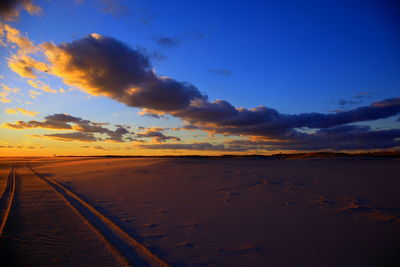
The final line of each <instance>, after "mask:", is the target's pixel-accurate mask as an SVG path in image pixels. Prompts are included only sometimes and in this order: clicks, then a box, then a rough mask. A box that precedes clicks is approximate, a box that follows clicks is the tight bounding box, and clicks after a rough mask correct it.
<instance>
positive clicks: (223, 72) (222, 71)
mask: <svg viewBox="0 0 400 267" xmlns="http://www.w3.org/2000/svg"><path fill="white" fill-rule="evenodd" d="M208 72H210V73H214V74H219V75H231V74H232V71H230V70H227V69H210V70H208Z"/></svg>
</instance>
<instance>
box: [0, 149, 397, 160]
mask: <svg viewBox="0 0 400 267" xmlns="http://www.w3.org/2000/svg"><path fill="white" fill-rule="evenodd" d="M24 157H25V158H26V157H29V158H46V156H18V157H12V158H24ZM66 157H77V158H79V157H80V158H84V157H96V158H212V159H224V158H260V159H307V158H400V151H380V152H362V153H343V152H310V153H287V154H286V153H279V154H271V155H261V154H251V155H229V154H226V155H217V156H211V155H150V156H140V155H82V156H77V155H57V156H55V157H53V156H51V157H49V158H66ZM0 158H10V157H2V156H1V157H0Z"/></svg>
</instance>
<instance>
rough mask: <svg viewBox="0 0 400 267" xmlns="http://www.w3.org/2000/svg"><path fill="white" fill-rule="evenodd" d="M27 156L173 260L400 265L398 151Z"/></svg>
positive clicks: (42, 170) (183, 263)
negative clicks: (371, 155) (372, 155)
mask: <svg viewBox="0 0 400 267" xmlns="http://www.w3.org/2000/svg"><path fill="white" fill-rule="evenodd" d="M3 161H4V162H7V160H5V159H3ZM23 161H24V160H21V161H20V162H23ZM0 162H2V161H1V160H0ZM28 163H29V164H30V165H32V166H33V167H34V168H35V169H36V170H38V172H40V173H41V174H43V175H45V176H46V177H53V178H54V179H55V180H56V181H58V182H60V183H61V184H63V185H65V186H66V187H67V188H68V189H70V190H71V191H72V192H74V193H75V194H77V195H78V196H80V197H81V198H82V199H84V200H85V201H86V202H88V203H89V204H90V205H92V206H93V207H94V208H96V209H97V210H98V211H100V212H101V213H102V214H104V215H105V216H106V217H107V218H109V219H111V220H112V221H113V222H114V223H116V224H117V225H118V226H120V227H121V228H122V229H124V230H125V231H127V232H128V233H129V234H130V235H131V236H132V237H134V238H135V239H136V240H138V241H139V242H140V243H141V244H143V245H144V246H146V247H147V248H149V249H150V251H152V252H153V253H154V254H155V255H157V256H158V257H159V258H161V259H163V260H164V261H165V262H167V263H168V264H170V265H172V266H400V257H399V256H397V255H396V252H398V248H399V247H400V246H399V245H400V176H399V173H400V164H399V163H400V162H399V161H398V160H389V159H385V160H371V159H368V160H367V159H346V160H345V159H301V160H272V159H207V158H205V159H193V158H192V159H185V158H174V159H166V158H160V159H157V158H154V159H153V158H119V159H118V158H115V159H104V158H103V159H95V158H57V159H40V158H39V159H28ZM4 164H5V163H4ZM1 165H2V163H1V164H0V166H1ZM1 170H2V169H0V171H1ZM1 175H2V176H4V175H3V173H1ZM25 177H29V176H25ZM1 179H5V178H4V177H1ZM0 182H1V180H0ZM20 186H21V185H20ZM0 189H1V188H0ZM17 189H18V187H17ZM17 191H18V190H17ZM0 192H1V190H0ZM49 214H52V215H51V216H48V217H52V216H53V217H54V214H53V213H49ZM21 216H24V215H23V214H19V215H18V216H17V217H16V218H15V220H18V218H20V217H21ZM65 224H66V225H69V226H70V228H71V229H76V227H77V226H76V225H74V224H73V223H72V221H71V222H70V221H66V223H65ZM13 225H14V223H13ZM55 231H56V230H55ZM65 233H68V231H66V232H65ZM58 234H59V233H54V234H52V235H53V236H56V235H58ZM27 238H28V239H29V238H33V235H28V237H27ZM71 239H72V240H70V241H68V242H72V243H73V242H76V240H75V241H74V238H71ZM85 242H90V241H86V240H85ZM35 246H36V245H35ZM37 246H40V244H38V245H37ZM38 249H39V250H40V249H41V248H38ZM44 250H46V248H44ZM60 251H61V250H60ZM21 253H27V254H29V251H23V252H21ZM62 254H63V253H61V252H60V253H59V254H56V255H55V256H54V257H56V258H57V257H58V258H62V257H63V255H62ZM104 260H105V262H104V266H112V265H110V264H109V263H108V262H106V260H107V259H104ZM82 261H83V260H82ZM99 262H101V261H99Z"/></svg>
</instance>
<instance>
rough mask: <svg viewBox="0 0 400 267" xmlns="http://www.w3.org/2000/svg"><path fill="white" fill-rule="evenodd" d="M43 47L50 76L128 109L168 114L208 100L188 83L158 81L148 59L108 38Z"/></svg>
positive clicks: (99, 37) (94, 37)
mask: <svg viewBox="0 0 400 267" xmlns="http://www.w3.org/2000/svg"><path fill="white" fill-rule="evenodd" d="M42 47H43V49H44V51H46V55H47V57H48V60H49V61H50V66H49V67H50V69H49V70H48V72H49V73H52V74H54V75H57V76H59V77H61V78H62V79H63V80H64V82H65V83H66V84H69V85H71V86H77V87H79V88H81V89H83V90H84V91H86V92H87V93H90V94H93V95H104V96H108V97H111V98H113V99H115V100H117V101H120V102H123V103H125V104H127V105H128V106H131V107H139V108H148V109H154V110H158V111H164V112H170V111H173V110H177V109H183V108H185V107H187V106H189V105H190V103H191V101H192V100H194V99H206V98H207V97H206V96H204V95H202V94H201V93H200V92H199V90H198V89H197V88H196V87H194V86H193V85H191V84H189V83H186V82H179V81H176V80H174V79H171V78H168V77H158V76H157V75H156V74H155V73H154V72H153V70H152V66H151V64H150V62H149V59H148V56H147V55H145V54H144V53H142V52H141V51H139V50H133V49H131V48H129V47H128V46H126V45H125V44H123V43H121V42H119V41H117V40H115V39H113V38H110V37H103V36H100V35H97V34H92V35H90V36H88V37H86V38H83V39H80V40H76V41H74V42H72V43H63V44H61V45H60V46H55V45H54V44H51V43H46V44H44V45H43V46H42ZM61 55H68V57H67V58H68V60H61V59H60V56H61ZM62 58H63V59H65V57H62Z"/></svg>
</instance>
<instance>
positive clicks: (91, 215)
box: [28, 166, 169, 267]
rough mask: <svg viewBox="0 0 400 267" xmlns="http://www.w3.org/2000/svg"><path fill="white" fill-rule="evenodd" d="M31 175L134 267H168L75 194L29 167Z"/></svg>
mask: <svg viewBox="0 0 400 267" xmlns="http://www.w3.org/2000/svg"><path fill="white" fill-rule="evenodd" d="M28 167H29V168H30V169H31V170H32V172H33V173H35V174H36V176H38V177H39V178H41V179H43V180H44V181H45V182H46V183H47V184H49V185H50V186H51V187H52V188H53V189H54V190H55V191H56V192H57V193H59V194H60V195H61V196H62V198H63V199H64V200H65V201H66V202H67V203H68V204H69V205H70V206H71V207H72V208H73V209H74V210H75V211H76V212H78V213H79V214H80V215H81V217H82V218H83V219H84V220H85V221H87V222H88V223H89V224H90V225H92V226H93V227H94V228H96V229H97V230H98V231H99V232H100V233H101V234H102V235H103V236H104V237H105V238H106V239H107V240H108V241H109V242H110V243H111V244H112V245H113V246H114V247H115V248H117V249H118V250H119V251H120V252H121V254H122V255H124V256H125V257H126V259H127V260H128V261H129V262H130V263H132V264H133V265H134V266H143V267H144V266H151V267H168V266H169V265H168V264H167V263H165V262H164V261H163V260H161V259H160V258H158V257H157V256H156V255H154V254H153V253H152V252H151V251H150V250H148V249H147V248H146V247H145V246H143V245H142V244H140V243H139V242H138V241H137V240H136V239H134V238H133V237H131V236H130V235H129V234H128V233H126V232H125V231H124V230H123V229H122V228H120V227H119V226H118V225H116V224H115V223H114V222H112V221H111V220H110V219H108V218H107V217H106V216H104V215H103V214H102V213H100V212H99V211H98V210H96V209H95V208H94V207H92V206H91V205H90V204H88V203H87V202H86V201H84V200H82V199H81V198H80V197H78V196H77V195H76V194H74V193H73V192H71V191H70V190H69V189H67V188H66V187H64V186H63V185H62V184H60V183H58V182H57V181H55V180H54V179H52V178H48V177H46V176H44V175H42V174H40V173H39V172H37V171H36V170H35V169H33V168H32V167H31V166H28Z"/></svg>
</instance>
